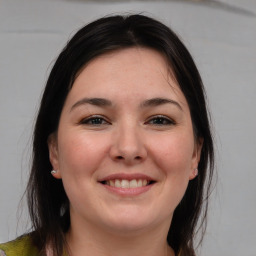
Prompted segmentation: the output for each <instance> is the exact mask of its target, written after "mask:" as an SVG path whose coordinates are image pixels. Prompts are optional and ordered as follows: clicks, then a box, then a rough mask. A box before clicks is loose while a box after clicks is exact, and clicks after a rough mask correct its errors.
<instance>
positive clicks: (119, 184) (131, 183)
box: [103, 179, 151, 188]
mask: <svg viewBox="0 0 256 256" xmlns="http://www.w3.org/2000/svg"><path fill="white" fill-rule="evenodd" d="M150 183H151V182H150V181H148V180H146V179H138V180H136V179H133V180H125V179H122V180H120V179H115V180H108V181H104V182H103V184H105V185H108V186H111V187H116V188H140V187H145V186H147V185H149V184H150Z"/></svg>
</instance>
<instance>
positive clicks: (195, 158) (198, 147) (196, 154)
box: [189, 138, 204, 180]
mask: <svg viewBox="0 0 256 256" xmlns="http://www.w3.org/2000/svg"><path fill="white" fill-rule="evenodd" d="M203 143H204V139H203V138H198V139H196V140H195V146H194V151H193V155H192V161H191V170H190V175H189V179H190V180H193V179H194V178H195V177H196V176H197V174H198V170H197V167H198V163H199V161H200V157H201V151H202V147H203Z"/></svg>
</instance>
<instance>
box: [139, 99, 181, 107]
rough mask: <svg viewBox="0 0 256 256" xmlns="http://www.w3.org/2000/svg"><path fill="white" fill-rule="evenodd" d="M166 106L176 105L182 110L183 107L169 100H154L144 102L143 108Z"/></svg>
mask: <svg viewBox="0 0 256 256" xmlns="http://www.w3.org/2000/svg"><path fill="white" fill-rule="evenodd" d="M164 104H174V105H175V106H176V107H178V108H179V109H180V110H182V107H181V105H180V104H179V103H178V102H177V101H175V100H172V99H167V98H152V99H149V100H145V101H144V102H142V104H141V107H151V106H160V105H164Z"/></svg>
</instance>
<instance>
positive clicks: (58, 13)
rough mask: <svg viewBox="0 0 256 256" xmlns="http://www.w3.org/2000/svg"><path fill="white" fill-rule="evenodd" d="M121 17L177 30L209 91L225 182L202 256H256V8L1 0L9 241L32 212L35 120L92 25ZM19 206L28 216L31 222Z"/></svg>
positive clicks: (2, 148)
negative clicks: (62, 60)
mask: <svg viewBox="0 0 256 256" xmlns="http://www.w3.org/2000/svg"><path fill="white" fill-rule="evenodd" d="M120 12H121V13H123V12H131V13H139V12H143V13H144V14H146V15H147V14H148V15H150V16H151V17H154V18H157V19H159V20H160V21H162V22H164V23H165V24H167V25H169V26H171V27H172V29H173V30H174V31H176V32H177V33H178V34H179V35H180V37H181V38H182V40H183V41H184V43H185V44H186V45H187V47H188V49H189V50H190V51H191V53H192V55H193V56H194V59H195V61H196V63H197V65H198V68H199V70H200V71H201V74H202V77H203V80H204V83H205V87H206V91H207V94H208V100H209V106H210V109H211V113H212V120H213V124H214V129H215V131H214V133H215V141H216V149H217V168H216V169H217V172H218V182H217V185H216V189H215V192H214V193H213V195H212V200H211V204H210V209H209V225H208V229H207V233H206V238H205V242H204V246H203V248H202V249H201V254H200V255H205V256H240V255H243V256H255V255H256V243H255V242H256V220H255V216H256V185H255V183H256V182H255V180H256V75H255V74H256V44H255V42H256V1H255V0H251V1H249V0H243V1H242V0H241V1H238V0H236V1H232V0H226V1H219V2H217V1H215V2H213V1H191V2H189V1H165V2H164V1H163V2H161V1H155V2H148V1H141V2H133V1H126V2H124V3H118V2H109V3H107V1H105V2H101V3H98V4H97V3H95V2H90V3H88V2H86V1H71V0H70V1H68V0H66V1H64V0H63V1H61V0H58V1H57V0H2V1H0V242H4V241H7V240H10V239H13V238H15V237H16V235H17V234H21V233H22V232H24V231H25V230H26V221H27V212H26V205H25V202H23V203H22V204H21V205H20V206H19V202H20V201H19V200H20V198H21V196H22V193H23V191H24V189H25V186H26V181H27V178H28V172H29V161H30V151H31V134H32V126H33V124H34V117H35V113H36V110H37V107H38V101H39V99H40V96H41V92H42V89H43V87H44V84H45V81H46V78H47V75H48V74H49V69H50V67H51V66H52V62H53V60H54V59H55V58H56V57H57V55H58V53H59V52H60V50H61V49H62V47H63V46H64V45H65V43H66V41H67V40H68V38H70V36H71V35H73V34H74V32H75V31H76V30H77V29H78V28H80V27H81V26H82V25H84V24H85V23H87V22H89V21H92V20H94V19H96V18H99V17H101V16H103V15H106V14H112V13H120ZM22 205H23V206H22ZM18 207H19V209H24V210H23V215H22V216H23V217H21V218H19V214H18V216H17V209H18ZM17 218H18V219H20V221H19V226H18V228H17V222H18V221H17Z"/></svg>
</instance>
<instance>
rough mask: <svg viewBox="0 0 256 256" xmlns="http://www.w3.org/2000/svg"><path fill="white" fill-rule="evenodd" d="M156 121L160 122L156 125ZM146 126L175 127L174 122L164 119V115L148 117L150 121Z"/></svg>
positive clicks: (167, 118)
mask: <svg viewBox="0 0 256 256" xmlns="http://www.w3.org/2000/svg"><path fill="white" fill-rule="evenodd" d="M156 121H158V122H159V121H160V123H156ZM146 124H150V125H157V126H165V125H175V124H176V123H175V121H174V120H172V119H170V118H169V117H166V116H164V115H157V116H153V117H150V119H149V120H148V121H147V122H146Z"/></svg>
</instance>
